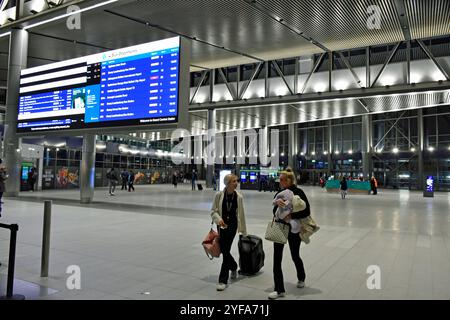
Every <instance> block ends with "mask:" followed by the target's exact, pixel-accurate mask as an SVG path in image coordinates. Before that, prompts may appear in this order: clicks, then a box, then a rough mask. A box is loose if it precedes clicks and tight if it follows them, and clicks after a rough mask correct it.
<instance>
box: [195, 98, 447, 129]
mask: <svg viewBox="0 0 450 320" xmlns="http://www.w3.org/2000/svg"><path fill="white" fill-rule="evenodd" d="M449 98H450V91H448V90H447V91H437V92H425V93H409V94H402V95H389V96H378V97H371V98H364V101H365V102H366V103H367V106H368V108H369V110H370V111H371V112H375V113H379V112H392V111H399V110H404V109H409V108H420V107H430V106H435V105H449V111H450V100H449ZM365 113H367V111H366V110H365V108H364V107H363V106H362V104H361V103H360V102H358V100H357V99H341V100H329V101H316V102H307V103H298V104H290V105H267V106H257V107H249V108H238V109H236V108H235V109H220V110H217V112H216V121H217V124H216V125H217V130H218V131H230V130H236V129H247V128H255V127H261V126H267V125H269V126H274V125H284V124H289V123H297V122H308V121H316V120H324V119H337V118H342V117H348V116H353V115H359V114H365ZM190 118H191V127H192V130H193V132H195V133H201V130H202V129H203V130H206V129H207V122H206V118H207V113H206V112H205V111H200V112H192V113H191V117H190ZM194 121H199V122H197V123H196V125H195V126H194Z"/></svg>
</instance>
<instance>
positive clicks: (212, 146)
mask: <svg viewBox="0 0 450 320" xmlns="http://www.w3.org/2000/svg"><path fill="white" fill-rule="evenodd" d="M207 121H208V134H207V142H206V143H207V148H206V151H207V152H206V154H207V156H206V159H205V161H206V187H207V188H212V187H213V184H212V181H213V176H214V163H215V160H216V110H208V118H207Z"/></svg>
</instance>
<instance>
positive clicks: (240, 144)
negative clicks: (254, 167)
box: [224, 130, 246, 178]
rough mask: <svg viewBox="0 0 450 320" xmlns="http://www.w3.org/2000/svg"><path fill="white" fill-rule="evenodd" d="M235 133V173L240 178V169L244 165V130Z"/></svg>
mask: <svg viewBox="0 0 450 320" xmlns="http://www.w3.org/2000/svg"><path fill="white" fill-rule="evenodd" d="M236 133H237V138H236V139H237V141H236V142H237V143H236V147H237V148H236V159H237V161H236V173H237V175H238V177H239V178H240V172H241V167H242V166H245V165H246V161H245V160H246V148H245V132H244V130H239V131H237V132H236ZM224 154H225V153H224Z"/></svg>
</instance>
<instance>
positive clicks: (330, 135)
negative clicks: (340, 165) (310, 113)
mask: <svg viewBox="0 0 450 320" xmlns="http://www.w3.org/2000/svg"><path fill="white" fill-rule="evenodd" d="M327 129H328V130H327V133H328V150H327V152H328V154H327V161H328V168H327V169H328V170H327V175H328V177H329V176H331V173H332V171H333V157H332V156H333V127H332V126H331V120H328V128H327Z"/></svg>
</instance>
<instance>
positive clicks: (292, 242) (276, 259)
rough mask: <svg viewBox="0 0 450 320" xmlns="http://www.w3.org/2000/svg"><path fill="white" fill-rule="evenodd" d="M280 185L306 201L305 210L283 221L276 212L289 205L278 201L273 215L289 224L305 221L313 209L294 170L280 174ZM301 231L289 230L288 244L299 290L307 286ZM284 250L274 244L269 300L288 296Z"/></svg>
mask: <svg viewBox="0 0 450 320" xmlns="http://www.w3.org/2000/svg"><path fill="white" fill-rule="evenodd" d="M280 185H281V187H282V188H283V190H290V191H292V192H293V194H294V195H295V196H299V197H300V199H301V200H303V201H304V204H305V206H304V210H301V211H298V212H292V213H291V214H289V215H288V216H286V217H285V218H284V219H283V220H280V219H278V218H277V217H276V212H277V210H278V207H281V208H284V207H285V206H287V203H286V202H284V201H283V200H282V199H278V200H276V201H275V203H276V204H275V205H274V206H273V215H274V216H275V217H276V219H277V221H278V222H282V223H286V224H288V221H291V219H303V218H306V217H308V216H310V215H311V209H310V206H309V202H308V198H307V197H306V194H305V193H304V192H303V190H302V189H300V188H298V187H297V185H296V181H295V174H294V172H293V171H292V169H290V168H287V169H286V171H283V172H282V173H281V174H280ZM278 194H279V192H278V193H277V194H275V197H274V199H276V198H277V196H278ZM299 232H300V230H299V229H295V230H294V229H292V227H290V228H289V234H288V243H289V249H290V251H291V258H292V261H293V262H294V265H295V269H296V272H297V288H303V287H304V286H305V279H306V274H305V267H304V265H303V261H302V259H301V258H300V244H301V238H300V235H299ZM283 249H284V244H281V243H276V242H274V243H273V278H274V284H275V286H274V291H273V292H271V293H270V294H269V297H268V298H269V299H278V298H281V297H284V296H285V295H286V290H285V288H284V279H283V270H282V268H281V266H282V260H283Z"/></svg>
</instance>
